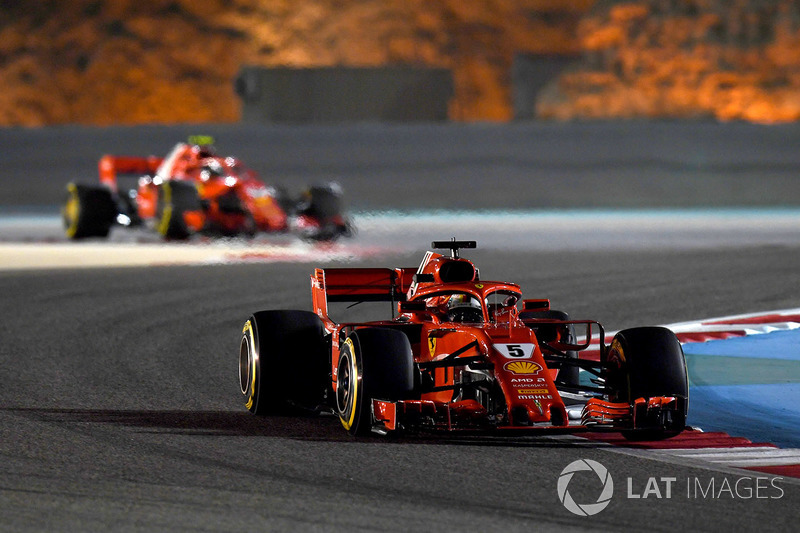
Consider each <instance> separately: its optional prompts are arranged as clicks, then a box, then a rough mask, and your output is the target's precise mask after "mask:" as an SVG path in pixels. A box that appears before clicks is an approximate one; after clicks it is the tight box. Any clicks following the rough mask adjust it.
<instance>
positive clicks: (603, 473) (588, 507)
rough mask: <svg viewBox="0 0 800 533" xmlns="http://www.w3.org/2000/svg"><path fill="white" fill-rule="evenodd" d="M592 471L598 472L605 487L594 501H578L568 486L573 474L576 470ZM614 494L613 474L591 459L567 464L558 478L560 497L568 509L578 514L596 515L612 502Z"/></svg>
mask: <svg viewBox="0 0 800 533" xmlns="http://www.w3.org/2000/svg"><path fill="white" fill-rule="evenodd" d="M582 471H592V472H594V473H595V474H597V477H598V478H599V479H600V483H602V485H603V489H602V491H601V492H600V495H599V496H598V497H597V501H596V502H594V503H577V502H576V501H575V500H574V499H572V496H571V495H570V493H569V490H567V489H568V487H569V484H570V482H571V481H572V476H574V475H575V472H582ZM613 495H614V480H612V479H611V474H609V473H608V470H607V469H606V467H604V466H603V465H601V464H600V463H598V462H597V461H592V460H591V459H578V460H577V461H573V462H571V463H570V464H568V465H567V467H566V468H564V470H562V471H561V475H560V476H559V478H558V499H559V500H561V503H562V504H564V507H566V509H567V511H569V512H571V513H574V514H576V515H578V516H592V515H596V514H597V513H599V512H600V511H602V510H603V509H605V508H606V507H608V504H609V503H611V497H612V496H613Z"/></svg>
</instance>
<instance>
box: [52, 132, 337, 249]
mask: <svg viewBox="0 0 800 533" xmlns="http://www.w3.org/2000/svg"><path fill="white" fill-rule="evenodd" d="M212 144H213V139H211V138H210V137H205V136H195V137H190V138H189V142H188V143H178V144H177V145H175V147H174V148H173V149H172V151H171V152H170V153H169V154H168V155H167V156H166V157H165V158H163V159H162V158H159V157H152V156H151V157H119V156H111V155H106V156H103V157H102V158H101V159H100V162H99V170H100V185H79V184H75V183H70V184H69V185H68V186H67V201H66V204H65V206H64V208H63V210H62V215H63V219H64V228H65V230H66V234H67V237H69V238H70V239H81V238H85V237H106V236H108V233H109V230H110V229H111V227H112V226H113V225H114V224H115V223H116V224H120V225H122V226H133V227H135V226H146V227H149V228H152V229H155V230H156V231H158V233H159V234H161V235H162V236H163V237H164V238H166V239H187V238H189V237H190V236H191V235H192V234H195V233H203V234H207V235H223V236H235V235H244V236H253V235H255V234H256V232H258V231H263V232H284V231H292V232H294V233H297V234H298V235H300V236H301V237H303V238H307V239H310V240H332V239H335V238H337V237H339V236H342V235H349V234H350V232H351V228H350V223H349V221H348V220H347V219H346V217H345V215H344V213H343V209H342V192H341V189H340V188H339V186H338V185H336V184H335V183H331V184H326V185H322V186H314V187H310V188H308V189H306V190H305V191H304V192H303V194H302V196H301V198H299V199H292V198H290V197H289V195H288V194H287V193H286V192H285V191H284V190H283V189H280V188H277V187H268V186H266V185H265V184H264V183H263V182H261V181H260V180H259V179H258V178H257V176H256V174H255V173H254V172H253V171H252V170H250V169H248V168H247V167H245V166H244V165H242V163H241V162H240V161H239V160H238V159H236V158H234V157H229V156H228V157H223V156H219V155H217V154H216V152H215V150H214V148H213V146H212ZM121 174H122V175H124V174H127V175H134V176H138V180H137V182H136V184H135V186H134V187H132V188H129V189H125V188H123V187H121V186H120V184H119V183H118V179H117V177H118V175H121Z"/></svg>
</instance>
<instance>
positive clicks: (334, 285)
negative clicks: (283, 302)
mask: <svg viewBox="0 0 800 533" xmlns="http://www.w3.org/2000/svg"><path fill="white" fill-rule="evenodd" d="M416 271H417V269H416V268H394V269H392V268H317V269H315V270H314V274H313V275H312V276H311V298H312V301H313V305H314V312H315V313H317V315H319V316H320V317H321V318H323V319H328V302H401V301H405V299H406V293H407V292H408V289H409V287H410V286H411V283H412V281H413V278H414V273H415V272H416Z"/></svg>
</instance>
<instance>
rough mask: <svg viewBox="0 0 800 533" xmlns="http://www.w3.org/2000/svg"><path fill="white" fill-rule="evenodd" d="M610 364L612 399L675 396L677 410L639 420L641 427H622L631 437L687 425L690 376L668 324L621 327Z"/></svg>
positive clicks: (658, 435) (665, 433)
mask: <svg viewBox="0 0 800 533" xmlns="http://www.w3.org/2000/svg"><path fill="white" fill-rule="evenodd" d="M607 364H608V366H609V367H610V368H609V370H608V374H607V377H606V386H607V387H608V388H609V389H610V391H611V400H612V401H617V402H626V403H629V404H633V402H634V401H635V400H636V399H638V398H644V399H645V400H648V399H649V398H653V397H659V396H672V397H675V398H676V399H677V410H674V411H673V410H669V411H662V412H661V413H660V415H659V418H658V419H657V420H645V421H637V425H638V426H639V427H638V428H634V429H632V430H629V431H623V435H624V436H625V437H626V438H628V439H631V440H645V439H647V440H649V439H663V438H667V437H672V436H674V435H677V434H678V433H680V432H681V431H682V430H683V429H684V427H685V426H686V415H687V412H688V407H689V378H688V374H687V372H686V360H685V358H684V355H683V349H682V348H681V344H680V342H679V341H678V338H677V337H676V336H675V334H674V333H673V332H672V331H670V330H669V329H667V328H661V327H641V328H632V329H626V330H622V331H620V332H619V333H617V334H616V335H615V336H614V339H613V340H612V342H611V346H610V347H609V349H608V355H607Z"/></svg>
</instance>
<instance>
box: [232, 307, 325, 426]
mask: <svg viewBox="0 0 800 533" xmlns="http://www.w3.org/2000/svg"><path fill="white" fill-rule="evenodd" d="M329 364H330V359H329V353H328V350H327V343H326V341H325V330H324V328H323V326H322V321H321V320H320V318H319V317H318V316H317V315H315V314H314V313H310V312H308V311H259V312H257V313H253V315H252V316H251V317H250V318H249V319H248V320H247V322H245V323H244V328H243V329H242V339H241V343H240V346H239V385H240V390H241V392H242V395H243V396H244V401H245V406H246V407H247V409H248V410H249V411H250V412H251V413H253V414H256V415H266V414H282V413H288V412H292V411H295V410H298V409H316V408H318V407H319V406H320V405H321V404H322V403H323V401H324V396H325V391H326V388H327V384H328V383H327V382H328V375H329V372H330V370H329Z"/></svg>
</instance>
